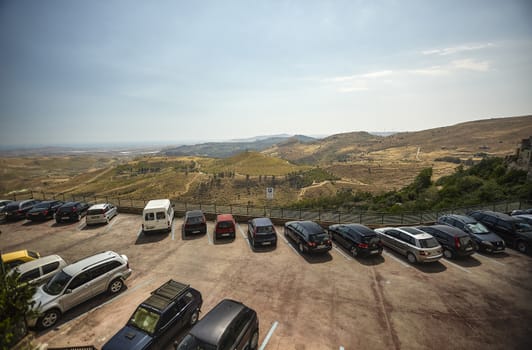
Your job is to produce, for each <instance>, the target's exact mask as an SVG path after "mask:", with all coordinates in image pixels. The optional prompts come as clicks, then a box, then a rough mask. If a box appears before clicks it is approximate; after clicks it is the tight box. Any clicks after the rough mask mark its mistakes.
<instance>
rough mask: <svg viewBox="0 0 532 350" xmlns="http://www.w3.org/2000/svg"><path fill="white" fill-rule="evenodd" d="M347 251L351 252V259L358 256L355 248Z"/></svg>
mask: <svg viewBox="0 0 532 350" xmlns="http://www.w3.org/2000/svg"><path fill="white" fill-rule="evenodd" d="M349 251H350V252H351V255H352V256H353V258H356V257H357V256H358V249H357V248H356V247H355V246H352V247H351V249H350V250H349Z"/></svg>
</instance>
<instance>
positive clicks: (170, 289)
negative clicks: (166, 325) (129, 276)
mask: <svg viewBox="0 0 532 350" xmlns="http://www.w3.org/2000/svg"><path fill="white" fill-rule="evenodd" d="M189 287H190V285H189V284H184V283H181V282H177V281H174V280H169V281H168V282H166V283H165V284H163V285H162V286H160V287H159V288H157V289H156V290H154V291H153V292H151V295H150V297H149V298H148V299H146V300H145V301H144V302H143V304H145V305H148V306H151V307H153V308H156V309H158V310H163V309H164V308H166V307H167V306H168V305H169V304H170V303H172V302H173V301H174V300H176V299H177V298H178V297H180V296H181V295H182V294H183V293H184V292H186V291H187V290H188V289H189Z"/></svg>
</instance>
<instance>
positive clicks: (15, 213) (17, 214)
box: [4, 199, 39, 220]
mask: <svg viewBox="0 0 532 350" xmlns="http://www.w3.org/2000/svg"><path fill="white" fill-rule="evenodd" d="M37 203H39V201H38V200H35V199H28V200H24V201H16V202H11V203H9V204H8V205H6V207H5V208H4V212H5V216H6V220H20V219H24V218H26V213H27V212H28V211H30V210H31V209H32V208H33V206H34V205H35V204H37Z"/></svg>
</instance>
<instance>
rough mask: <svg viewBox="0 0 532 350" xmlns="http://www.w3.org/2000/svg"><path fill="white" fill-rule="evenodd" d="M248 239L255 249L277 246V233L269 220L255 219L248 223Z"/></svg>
mask: <svg viewBox="0 0 532 350" xmlns="http://www.w3.org/2000/svg"><path fill="white" fill-rule="evenodd" d="M248 239H249V243H250V244H251V246H252V247H253V248H256V247H273V248H275V247H276V246H277V232H276V231H275V227H274V226H273V223H272V221H271V220H270V219H269V218H255V219H251V220H249V221H248Z"/></svg>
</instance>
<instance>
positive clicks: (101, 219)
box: [85, 203, 118, 225]
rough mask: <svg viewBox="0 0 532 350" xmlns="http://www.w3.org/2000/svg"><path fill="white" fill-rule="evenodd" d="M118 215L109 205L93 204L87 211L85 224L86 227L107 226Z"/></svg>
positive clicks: (112, 206)
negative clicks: (94, 225)
mask: <svg viewBox="0 0 532 350" xmlns="http://www.w3.org/2000/svg"><path fill="white" fill-rule="evenodd" d="M117 214H118V210H117V209H116V207H115V206H114V205H112V204H109V203H102V204H94V205H92V206H91V207H90V208H89V211H87V216H86V217H85V222H86V223H87V225H93V224H108V223H109V221H110V220H111V219H112V218H113V217H115V216H116V215H117Z"/></svg>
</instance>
